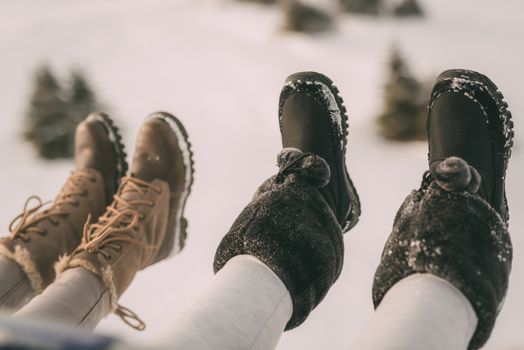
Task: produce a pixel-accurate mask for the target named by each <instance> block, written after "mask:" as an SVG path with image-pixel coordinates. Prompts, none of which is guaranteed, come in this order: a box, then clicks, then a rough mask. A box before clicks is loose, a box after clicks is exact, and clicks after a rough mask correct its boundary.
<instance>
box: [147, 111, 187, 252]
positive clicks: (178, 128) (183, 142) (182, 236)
mask: <svg viewBox="0 0 524 350" xmlns="http://www.w3.org/2000/svg"><path fill="white" fill-rule="evenodd" d="M152 118H158V119H161V120H163V121H164V122H165V123H166V124H167V125H168V126H169V127H170V128H171V130H172V131H173V133H174V134H175V135H176V138H177V140H178V148H179V149H180V150H181V152H182V159H183V161H184V167H185V176H184V190H183V192H182V195H181V197H180V202H179V206H178V208H179V210H178V212H177V213H176V217H175V220H176V221H175V233H174V239H173V248H172V249H171V253H170V254H169V255H175V254H177V253H178V252H180V251H181V250H182V249H183V248H184V245H185V241H186V237H187V220H186V219H185V218H184V216H183V214H184V209H185V206H186V202H187V198H188V197H189V194H190V193H191V187H192V186H193V179H194V173H195V168H194V165H195V163H194V161H193V151H192V150H191V143H190V142H189V136H188V134H187V131H186V129H185V128H184V125H182V123H181V122H180V121H179V120H178V119H177V118H176V117H174V116H173V115H171V114H169V113H166V112H157V113H154V114H152V115H151V116H149V117H148V118H147V119H152ZM167 240H169V237H168V235H166V241H167ZM163 244H165V242H163Z"/></svg>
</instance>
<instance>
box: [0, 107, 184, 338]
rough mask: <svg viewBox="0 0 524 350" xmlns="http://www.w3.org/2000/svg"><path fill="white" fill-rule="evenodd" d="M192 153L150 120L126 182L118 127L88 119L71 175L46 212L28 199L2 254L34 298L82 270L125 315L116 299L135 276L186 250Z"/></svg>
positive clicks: (166, 123) (170, 129) (165, 117)
mask: <svg viewBox="0 0 524 350" xmlns="http://www.w3.org/2000/svg"><path fill="white" fill-rule="evenodd" d="M190 147H191V146H190V143H189V141H188V137H187V133H186V131H185V130H184V127H183V126H182V124H181V123H180V122H179V121H178V120H177V119H176V118H175V117H173V116H172V115H169V114H167V113H155V114H153V115H151V116H149V117H148V118H147V120H146V121H145V123H144V124H143V126H142V127H141V129H140V131H139V134H138V139H137V143H136V149H135V154H134V158H133V163H132V165H131V169H130V172H129V174H128V175H125V174H126V172H127V167H128V166H127V163H126V160H125V157H126V154H125V152H124V146H123V145H122V142H121V136H120V135H119V131H118V128H116V127H115V126H114V124H113V122H112V120H111V119H110V118H109V117H108V116H107V115H105V114H102V113H94V114H91V115H89V116H88V117H87V118H86V119H85V120H84V121H83V122H81V123H80V124H79V126H78V127H77V130H76V136H75V164H76V169H75V170H74V171H73V172H72V174H71V175H70V176H69V178H68V179H67V181H66V183H65V185H64V186H63V188H62V189H61V191H60V193H59V194H58V196H57V197H56V198H55V200H54V201H53V202H52V204H51V205H50V206H49V207H47V208H45V209H43V207H44V206H45V205H46V203H42V201H41V200H40V198H38V197H31V198H29V199H28V200H27V202H26V204H25V207H24V210H23V212H22V214H20V215H19V216H18V217H16V218H15V219H14V220H13V222H12V223H11V225H10V228H9V229H10V231H11V234H10V236H9V237H5V238H2V239H1V240H0V254H1V255H3V256H5V257H6V258H8V259H11V260H14V261H15V262H16V263H18V264H19V265H20V266H21V268H22V269H23V270H24V271H25V273H26V274H27V276H28V278H29V280H30V282H31V285H32V287H33V289H34V290H35V291H36V292H37V293H40V292H42V291H43V290H44V288H46V287H47V286H48V285H49V284H51V283H52V282H53V281H54V279H55V278H56V276H57V275H58V274H60V273H61V272H63V271H65V270H67V269H70V268H74V267H79V266H81V267H84V268H86V269H87V270H89V271H91V272H92V273H94V274H96V275H97V276H99V277H100V278H101V280H102V281H103V283H104V284H105V285H106V287H107V288H108V289H109V292H110V299H111V306H112V309H113V310H115V311H116V312H117V314H120V315H122V314H123V313H124V314H125V310H124V309H123V308H121V307H119V306H118V305H117V300H118V298H119V297H120V296H121V295H122V293H123V292H124V291H125V290H126V288H127V287H128V286H129V284H130V283H131V281H132V280H133V277H134V276H135V274H136V272H137V271H139V270H141V269H143V268H145V267H147V266H149V265H151V264H153V263H155V262H157V261H159V260H162V259H164V258H166V257H167V256H168V255H170V254H171V253H176V252H178V251H179V250H180V249H182V248H183V246H184V242H185V238H186V227H187V221H186V220H185V219H184V217H183V212H184V207H185V204H186V200H187V197H188V195H189V192H190V190H191V185H192V182H193V160H192V152H191V148H190ZM32 200H36V201H37V204H36V205H35V206H33V207H31V208H30V207H29V205H30V203H31V201H32ZM124 316H125V315H124ZM123 319H124V320H126V319H125V317H123ZM137 328H143V324H141V325H140V326H138V327H137Z"/></svg>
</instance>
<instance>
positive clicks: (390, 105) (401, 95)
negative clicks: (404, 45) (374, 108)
mask: <svg viewBox="0 0 524 350" xmlns="http://www.w3.org/2000/svg"><path fill="white" fill-rule="evenodd" d="M425 92H426V91H425V87H424V85H423V84H422V83H420V82H419V81H418V80H417V79H416V78H415V77H414V76H413V75H412V74H411V72H410V71H409V69H408V67H407V65H406V62H405V61H404V59H403V58H402V56H401V55H400V52H399V50H398V49H396V48H394V49H393V51H392V54H391V58H390V63H389V77H388V80H387V82H386V84H385V86H384V98H385V103H384V111H383V113H382V114H381V115H379V117H378V123H379V127H380V134H381V135H382V136H383V137H385V138H386V139H391V140H397V141H411V140H422V139H425V138H426V103H427V101H426V98H427V97H426V96H425Z"/></svg>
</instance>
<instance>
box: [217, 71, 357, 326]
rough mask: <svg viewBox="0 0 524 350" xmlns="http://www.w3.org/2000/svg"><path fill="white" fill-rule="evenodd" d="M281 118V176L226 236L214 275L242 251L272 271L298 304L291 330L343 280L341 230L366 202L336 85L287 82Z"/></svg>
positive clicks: (312, 77) (311, 79)
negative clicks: (348, 162)
mask: <svg viewBox="0 0 524 350" xmlns="http://www.w3.org/2000/svg"><path fill="white" fill-rule="evenodd" d="M279 116H280V123H281V130H282V140H283V145H284V147H285V148H284V149H283V150H282V152H281V153H280V154H279V156H278V166H279V172H278V174H277V175H275V176H273V177H271V178H270V179H268V180H266V181H265V182H264V183H263V184H262V186H260V188H259V189H258V191H257V192H256V194H255V196H254V198H253V200H252V201H251V203H249V204H248V205H247V207H246V208H245V209H244V210H243V211H242V213H240V215H239V217H238V218H237V219H236V221H235V222H234V223H233V226H232V227H231V229H230V230H229V232H228V233H227V234H226V235H225V237H224V238H223V239H222V242H221V243H220V245H219V247H218V249H217V252H216V255H215V262H214V271H215V272H218V271H219V270H220V269H221V268H222V267H223V266H224V265H225V264H226V263H227V261H228V260H229V259H231V258H233V257H234V256H236V255H241V254H250V255H252V256H254V257H256V258H258V259H259V260H260V261H262V262H263V263H264V264H266V265H267V266H269V267H270V268H271V269H272V270H273V271H274V272H275V273H276V274H277V275H278V276H279V277H280V279H281V280H282V282H283V283H284V284H285V285H286V288H287V289H288V291H289V293H290V295H291V298H292V300H293V315H292V316H291V319H290V320H289V322H288V323H287V325H286V330H287V329H292V328H295V327H297V326H299V325H300V324H301V323H302V322H304V320H305V319H306V318H307V317H308V315H309V313H310V312H311V311H312V310H313V309H314V308H315V307H316V306H317V305H318V304H319V303H320V302H321V301H322V299H323V298H324V296H325V295H326V294H327V292H328V290H329V288H331V286H332V285H333V283H335V281H336V280H337V278H338V276H339V275H340V272H341V270H342V264H343V258H344V242H343V240H342V228H344V229H345V230H349V228H351V227H352V226H354V225H355V224H356V222H357V220H358V216H359V214H360V204H359V201H358V196H357V193H356V191H355V188H354V187H353V184H352V183H351V180H350V179H349V176H348V175H347V171H346V166H345V160H344V156H345V145H346V134H347V131H346V127H347V117H346V116H345V109H344V107H343V105H342V100H341V99H340V97H338V95H337V93H336V90H335V87H334V86H333V85H332V83H331V81H330V80H329V79H327V78H326V77H324V76H322V75H320V74H318V73H298V74H295V75H292V76H291V77H289V78H288V79H287V82H286V85H285V86H284V89H283V91H282V94H281V98H280V109H279Z"/></svg>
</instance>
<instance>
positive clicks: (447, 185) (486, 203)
mask: <svg viewBox="0 0 524 350" xmlns="http://www.w3.org/2000/svg"><path fill="white" fill-rule="evenodd" d="M510 118H511V114H510V113H509V111H508V110H507V104H506V103H505V102H504V101H503V100H502V95H501V94H500V92H498V91H497V88H496V87H495V85H494V84H493V83H492V82H491V81H489V80H488V79H487V78H486V77H485V76H483V75H481V74H479V73H475V72H471V71H462V70H460V71H459V70H452V71H446V72H444V73H442V74H441V75H440V76H439V78H438V79H437V83H436V85H435V88H434V90H433V93H432V97H431V102H430V107H429V119H428V134H429V135H428V136H429V146H430V147H429V148H430V152H429V163H430V171H427V172H426V173H425V174H424V177H423V181H422V185H421V188H420V189H419V190H417V191H413V192H412V193H411V194H410V195H409V196H408V197H407V198H406V200H405V201H404V203H403V204H402V206H401V208H400V210H399V211H398V213H397V216H396V218H395V221H394V224H393V232H392V234H391V235H390V237H389V239H388V242H387V243H386V246H385V248H384V251H383V253H382V259H381V262H380V265H379V267H378V269H377V272H376V274H375V280H374V284H373V302H374V304H375V307H378V305H379V304H380V302H381V300H382V298H383V297H384V295H385V294H386V292H387V291H388V290H389V289H390V288H391V287H392V286H393V285H394V284H395V283H397V282H398V281H400V280H401V279H403V278H405V277H407V276H409V275H411V274H414V273H430V274H433V275H435V276H438V277H440V278H443V279H445V280H447V281H448V282H450V283H452V284H453V285H454V286H455V287H456V288H458V289H459V290H460V291H461V292H462V293H463V294H464V295H465V296H466V297H467V298H468V300H469V301H470V303H471V305H472V307H473V308H474V310H475V312H476V314H477V317H478V325H477V329H476V332H475V334H474V336H473V338H472V340H471V342H470V345H469V348H470V349H478V348H480V347H482V345H484V343H485V342H486V341H487V339H488V338H489V336H490V334H491V331H492V329H493V326H494V324H495V320H496V317H497V315H498V312H499V311H500V309H501V307H502V303H503V300H504V297H505V295H506V291H507V287H508V279H509V273H510V270H511V260H512V246H511V241H510V237H509V233H508V231H507V218H508V215H507V212H508V209H507V203H506V201H505V200H504V198H505V196H504V180H505V172H506V168H507V163H508V159H509V156H510V152H511V145H512V137H513V131H512V128H513V124H512V123H511V120H510Z"/></svg>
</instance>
